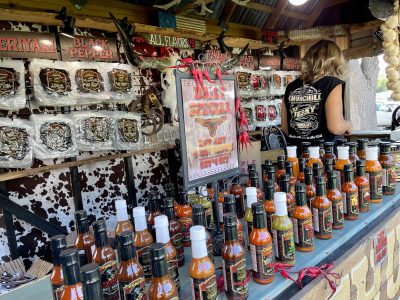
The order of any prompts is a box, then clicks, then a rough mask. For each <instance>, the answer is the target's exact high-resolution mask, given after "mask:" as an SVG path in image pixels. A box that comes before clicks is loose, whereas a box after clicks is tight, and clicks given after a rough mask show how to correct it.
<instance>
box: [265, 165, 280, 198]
mask: <svg viewBox="0 0 400 300" xmlns="http://www.w3.org/2000/svg"><path fill="white" fill-rule="evenodd" d="M267 174H268V180H271V181H272V182H273V183H274V189H275V192H279V191H280V188H279V185H278V183H277V181H276V176H275V168H274V167H272V166H271V167H268V168H267Z"/></svg>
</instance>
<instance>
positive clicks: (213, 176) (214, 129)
mask: <svg viewBox="0 0 400 300" xmlns="http://www.w3.org/2000/svg"><path fill="white" fill-rule="evenodd" d="M212 80H213V81H215V83H209V82H208V81H206V80H204V83H203V88H201V87H200V86H198V84H196V81H195V80H194V79H193V77H192V76H191V75H190V74H187V73H179V72H176V90H177V98H178V109H179V124H180V126H179V130H180V137H181V154H182V167H183V182H184V186H185V188H186V189H188V188H192V187H195V186H199V185H204V184H207V183H210V182H212V181H215V180H220V179H224V178H226V177H229V176H234V175H237V174H239V173H240V170H239V152H238V143H237V137H238V132H237V121H236V114H235V99H236V78H235V76H223V78H222V82H223V86H224V88H221V85H220V84H219V83H218V80H216V78H212Z"/></svg>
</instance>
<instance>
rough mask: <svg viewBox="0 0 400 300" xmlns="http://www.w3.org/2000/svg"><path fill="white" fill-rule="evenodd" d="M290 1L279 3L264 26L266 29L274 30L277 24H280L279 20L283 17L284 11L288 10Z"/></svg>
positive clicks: (285, 0) (284, 0)
mask: <svg viewBox="0 0 400 300" xmlns="http://www.w3.org/2000/svg"><path fill="white" fill-rule="evenodd" d="M288 2H289V1H288V0H281V1H279V2H278V4H277V5H276V7H275V9H274V11H273V13H272V14H271V15H270V16H269V17H268V19H267V22H266V23H265V24H264V28H265V29H274V28H275V26H276V23H277V22H278V20H279V18H280V17H281V14H282V12H283V10H284V9H285V8H286V6H287V4H288Z"/></svg>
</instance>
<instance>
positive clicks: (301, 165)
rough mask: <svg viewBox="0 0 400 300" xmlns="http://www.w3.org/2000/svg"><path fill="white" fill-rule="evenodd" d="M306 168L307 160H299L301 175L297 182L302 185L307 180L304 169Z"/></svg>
mask: <svg viewBox="0 0 400 300" xmlns="http://www.w3.org/2000/svg"><path fill="white" fill-rule="evenodd" d="M305 167H306V159H305V158H299V175H298V176H297V181H298V182H300V183H304V182H305V180H306V177H305V174H304V168H305Z"/></svg>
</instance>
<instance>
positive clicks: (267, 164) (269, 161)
mask: <svg viewBox="0 0 400 300" xmlns="http://www.w3.org/2000/svg"><path fill="white" fill-rule="evenodd" d="M262 166H263V174H262V180H263V182H265V181H267V180H268V174H267V168H268V167H273V164H272V160H270V159H266V160H265V162H264V164H263V165H262Z"/></svg>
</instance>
